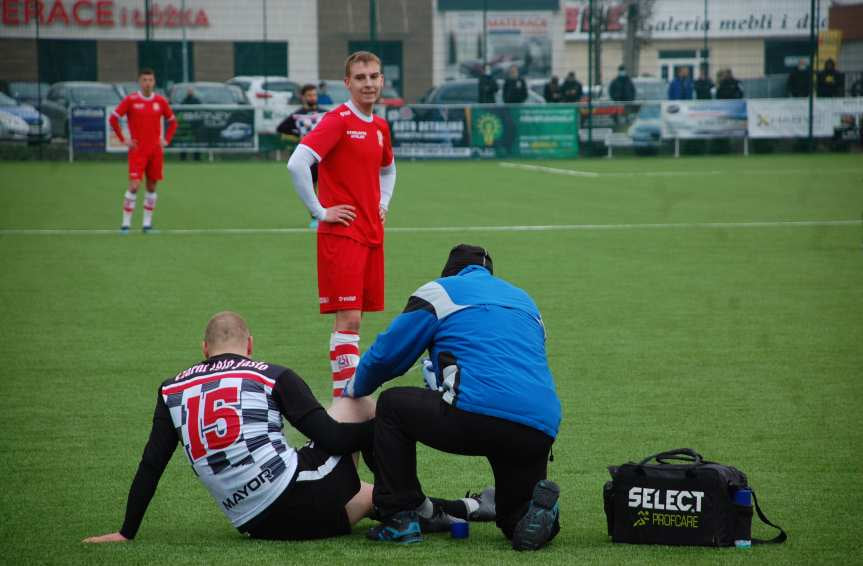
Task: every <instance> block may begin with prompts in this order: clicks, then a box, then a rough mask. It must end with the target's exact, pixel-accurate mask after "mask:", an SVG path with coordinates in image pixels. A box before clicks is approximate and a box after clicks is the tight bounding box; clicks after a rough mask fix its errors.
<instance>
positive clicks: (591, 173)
mask: <svg viewBox="0 0 863 566" xmlns="http://www.w3.org/2000/svg"><path fill="white" fill-rule="evenodd" d="M498 165H500V166H501V167H505V168H507V169H522V170H524V171H538V172H540V173H551V174H552V175H567V176H570V177H588V178H591V179H595V178H598V177H699V176H704V175H723V174H726V173H728V174H731V173H733V174H734V175H789V174H791V175H796V174H799V173H813V170H812V169H753V170H750V171H747V170H745V169H744V170H741V171H733V172H732V171H720V170H716V169H712V170H709V171H626V172H623V171H621V172H618V171H603V172H599V171H577V170H575V169H563V168H560V167H546V166H543V165H529V164H527V163H512V162H509V161H502V162H500V163H499V164H498ZM845 173H859V174H863V169H832V170H829V171H823V172H822V171H818V172H817V174H818V175H822V174H845Z"/></svg>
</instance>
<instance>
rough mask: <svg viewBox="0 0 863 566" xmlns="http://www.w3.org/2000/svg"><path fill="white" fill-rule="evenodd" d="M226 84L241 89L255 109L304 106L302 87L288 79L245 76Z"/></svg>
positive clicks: (230, 80) (228, 81)
mask: <svg viewBox="0 0 863 566" xmlns="http://www.w3.org/2000/svg"><path fill="white" fill-rule="evenodd" d="M225 82H227V83H228V84H229V85H234V86H237V87H240V89H241V90H242V91H243V92H244V93H246V98H248V99H249V102H251V103H252V106H254V107H255V108H267V107H276V108H284V107H285V106H288V105H291V104H294V105H296V104H302V103H301V102H300V85H299V84H297V83H296V82H295V81H292V80H290V79H289V78H288V77H277V76H263V75H258V76H248V75H244V76H239V77H234V78H233V79H229V80H227V81H225Z"/></svg>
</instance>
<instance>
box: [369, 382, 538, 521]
mask: <svg viewBox="0 0 863 566" xmlns="http://www.w3.org/2000/svg"><path fill="white" fill-rule="evenodd" d="M417 442H421V443H423V444H425V445H426V446H430V447H432V448H434V449H436V450H441V451H443V452H449V453H450V454H463V455H466V456H485V457H486V458H488V461H489V464H491V469H492V473H493V474H494V481H495V499H496V506H497V526H498V528H500V529H501V530H502V531H503V533H504V535H506V537H507V538H512V532H513V529H514V528H515V525H516V523H518V521H519V519H521V517H522V516H523V515H524V513H525V512H526V511H527V507H528V505H529V504H530V499H531V497H532V495H533V488H534V486H535V485H536V482H538V481H539V480H542V479H545V477H546V470H547V468H546V465H547V462H548V454H549V451H550V450H551V445H552V444H553V443H554V439H553V438H551V437H550V436H548V435H547V434H545V433H542V432H540V431H538V430H536V429H534V428H531V427H528V426H525V425H521V424H518V423H515V422H512V421H508V420H505V419H500V418H497V417H490V416H486V415H480V414H477V413H469V412H467V411H462V410H461V409H458V408H456V407H453V406H451V405H449V404H447V403H445V402H444V401H443V400H442V393H439V392H436V391H431V390H428V389H421V388H418V387H395V388H392V389H388V390H386V391H384V392H383V393H382V394H381V396H380V397H379V398H378V404H377V415H376V419H375V443H374V452H375V455H374V459H375V465H376V468H377V469H376V470H375V488H374V504H375V506H377V507H378V509H379V510H380V512H381V513H382V514H383V515H387V514H390V513H395V512H397V511H402V510H406V509H414V508H416V507H417V506H419V505H420V504H421V503H422V502H423V500H424V499H425V495H424V494H423V491H422V487H421V486H420V482H419V479H418V478H417V464H416V443H417Z"/></svg>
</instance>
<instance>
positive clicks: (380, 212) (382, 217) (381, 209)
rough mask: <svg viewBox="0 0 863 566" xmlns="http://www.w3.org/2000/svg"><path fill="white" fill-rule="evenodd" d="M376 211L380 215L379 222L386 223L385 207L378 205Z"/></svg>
mask: <svg viewBox="0 0 863 566" xmlns="http://www.w3.org/2000/svg"><path fill="white" fill-rule="evenodd" d="M378 213H379V214H380V215H381V224H386V223H387V209H386V208H384V207H380V208H379V209H378Z"/></svg>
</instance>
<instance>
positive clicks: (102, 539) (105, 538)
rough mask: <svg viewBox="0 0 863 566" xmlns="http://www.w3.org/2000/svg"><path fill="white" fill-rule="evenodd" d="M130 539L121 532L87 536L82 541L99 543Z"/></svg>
mask: <svg viewBox="0 0 863 566" xmlns="http://www.w3.org/2000/svg"><path fill="white" fill-rule="evenodd" d="M128 540H129V539H127V538H126V537H124V536H123V535H121V534H120V533H109V534H107V535H101V536H98V537H87V538H85V539H84V540H82V541H81V542H90V543H99V542H126V541H128Z"/></svg>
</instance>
